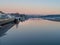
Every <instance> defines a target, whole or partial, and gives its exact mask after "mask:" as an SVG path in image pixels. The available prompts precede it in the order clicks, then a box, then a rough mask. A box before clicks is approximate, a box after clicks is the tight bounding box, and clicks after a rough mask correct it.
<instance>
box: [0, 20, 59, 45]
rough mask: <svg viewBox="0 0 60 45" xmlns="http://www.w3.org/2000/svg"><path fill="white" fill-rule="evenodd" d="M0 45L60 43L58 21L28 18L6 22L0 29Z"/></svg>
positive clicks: (49, 44)
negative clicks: (16, 22)
mask: <svg viewBox="0 0 60 45" xmlns="http://www.w3.org/2000/svg"><path fill="white" fill-rule="evenodd" d="M0 45H60V22H56V21H48V20H42V19H29V20H26V21H24V22H20V23H19V24H13V23H10V24H7V25H6V26H5V27H3V29H1V31H0Z"/></svg>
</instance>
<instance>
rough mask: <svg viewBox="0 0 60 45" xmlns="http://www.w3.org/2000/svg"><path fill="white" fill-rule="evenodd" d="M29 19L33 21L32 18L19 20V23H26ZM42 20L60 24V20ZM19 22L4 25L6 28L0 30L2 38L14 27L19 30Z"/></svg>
mask: <svg viewBox="0 0 60 45" xmlns="http://www.w3.org/2000/svg"><path fill="white" fill-rule="evenodd" d="M28 19H31V18H25V19H21V20H19V22H24V21H26V20H28ZM32 19H33V20H36V19H38V20H39V19H41V18H32ZM42 19H44V20H49V21H55V22H60V20H53V19H48V18H47V19H46V18H42ZM19 22H18V21H17V22H15V23H14V22H11V23H8V24H6V25H4V26H2V28H0V37H1V36H4V35H6V34H5V33H6V32H7V31H8V30H9V29H11V28H12V27H13V26H14V25H16V28H18V25H19Z"/></svg>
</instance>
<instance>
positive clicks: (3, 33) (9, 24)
mask: <svg viewBox="0 0 60 45" xmlns="http://www.w3.org/2000/svg"><path fill="white" fill-rule="evenodd" d="M14 25H15V24H14V23H13V22H12V23H8V24H6V25H4V26H2V27H1V28H0V37H1V36H4V35H5V33H6V32H7V31H8V30H9V29H10V28H12V27H13V26H14ZM6 27H7V28H6Z"/></svg>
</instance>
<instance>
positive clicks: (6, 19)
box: [0, 14, 15, 25]
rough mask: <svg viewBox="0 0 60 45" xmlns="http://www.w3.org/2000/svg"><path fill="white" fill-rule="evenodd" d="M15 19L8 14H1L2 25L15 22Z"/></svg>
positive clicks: (0, 21)
mask: <svg viewBox="0 0 60 45" xmlns="http://www.w3.org/2000/svg"><path fill="white" fill-rule="evenodd" d="M14 20H15V18H14V17H13V16H11V15H8V14H0V25H2V24H5V23H8V22H12V21H14Z"/></svg>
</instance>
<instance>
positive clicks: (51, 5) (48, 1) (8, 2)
mask: <svg viewBox="0 0 60 45" xmlns="http://www.w3.org/2000/svg"><path fill="white" fill-rule="evenodd" d="M0 10H1V11H4V12H9V13H11V12H18V13H24V14H60V0H0Z"/></svg>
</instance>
